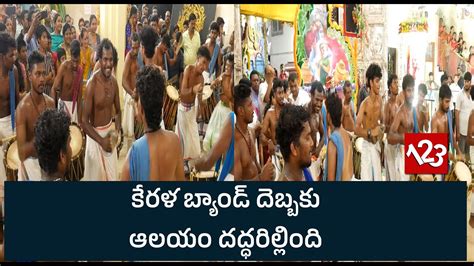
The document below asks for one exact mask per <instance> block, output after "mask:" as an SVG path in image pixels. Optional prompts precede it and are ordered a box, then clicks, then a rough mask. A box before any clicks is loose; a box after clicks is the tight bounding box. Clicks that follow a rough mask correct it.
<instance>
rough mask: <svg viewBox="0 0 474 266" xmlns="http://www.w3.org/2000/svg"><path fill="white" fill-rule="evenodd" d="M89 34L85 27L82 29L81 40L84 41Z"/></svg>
mask: <svg viewBox="0 0 474 266" xmlns="http://www.w3.org/2000/svg"><path fill="white" fill-rule="evenodd" d="M86 34H87V29H86V28H85V27H83V28H82V29H81V34H79V38H80V39H84V37H85V35H86Z"/></svg>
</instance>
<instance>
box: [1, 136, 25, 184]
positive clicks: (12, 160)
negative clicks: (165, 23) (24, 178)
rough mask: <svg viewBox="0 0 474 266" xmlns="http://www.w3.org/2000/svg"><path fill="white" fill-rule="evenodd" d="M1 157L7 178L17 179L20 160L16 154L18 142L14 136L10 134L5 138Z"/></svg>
mask: <svg viewBox="0 0 474 266" xmlns="http://www.w3.org/2000/svg"><path fill="white" fill-rule="evenodd" d="M4 142H5V143H6V145H5V149H4V157H3V165H4V166H5V170H6V175H7V180H12V181H17V180H18V169H19V168H20V165H21V161H20V156H19V155H18V142H17V141H16V136H12V137H10V138H8V139H6V140H4Z"/></svg>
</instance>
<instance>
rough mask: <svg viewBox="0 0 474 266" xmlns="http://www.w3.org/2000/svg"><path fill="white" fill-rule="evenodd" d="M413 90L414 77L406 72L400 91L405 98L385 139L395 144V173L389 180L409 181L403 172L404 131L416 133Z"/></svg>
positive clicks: (408, 177)
mask: <svg viewBox="0 0 474 266" xmlns="http://www.w3.org/2000/svg"><path fill="white" fill-rule="evenodd" d="M414 90H415V79H414V78H413V76H412V75H410V74H407V75H405V76H404V77H403V81H402V93H403V99H405V101H404V103H403V105H401V106H400V107H399V108H398V111H397V113H396V115H395V118H394V120H393V122H392V124H391V126H390V130H389V133H388V135H387V141H388V143H389V144H391V145H395V147H396V148H395V174H394V175H391V176H390V178H391V181H410V176H409V175H406V174H405V148H404V145H405V133H418V132H417V130H418V125H417V122H416V118H417V117H416V111H415V109H414V108H413V106H412V104H413V97H414Z"/></svg>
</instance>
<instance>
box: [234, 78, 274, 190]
mask: <svg viewBox="0 0 474 266" xmlns="http://www.w3.org/2000/svg"><path fill="white" fill-rule="evenodd" d="M250 90H251V89H250V86H247V85H246V84H244V83H239V84H238V85H237V86H235V87H234V112H235V115H236V117H237V124H236V125H235V127H236V129H237V130H236V131H235V151H234V169H233V172H232V174H233V176H234V180H235V181H271V180H273V178H274V177H273V176H274V167H273V164H272V162H271V160H267V162H266V163H265V165H264V166H263V168H260V165H259V164H258V163H257V151H256V149H255V145H254V143H255V136H254V135H253V134H251V133H250V132H251V131H250V130H249V128H248V125H249V124H250V123H252V121H253V112H254V106H253V103H252V99H251V97H250V94H251V91H250Z"/></svg>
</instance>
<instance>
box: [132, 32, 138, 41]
mask: <svg viewBox="0 0 474 266" xmlns="http://www.w3.org/2000/svg"><path fill="white" fill-rule="evenodd" d="M131 39H132V42H140V36H138V33H136V32H134V33H132V37H131Z"/></svg>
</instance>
